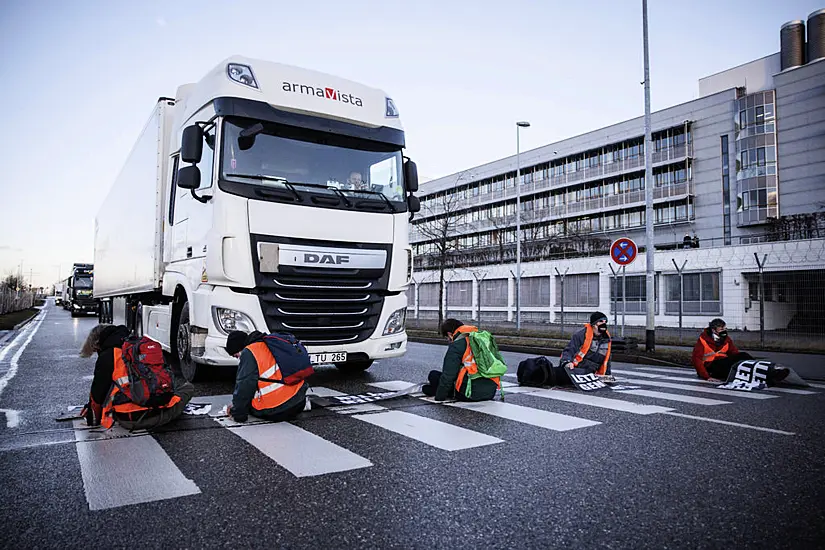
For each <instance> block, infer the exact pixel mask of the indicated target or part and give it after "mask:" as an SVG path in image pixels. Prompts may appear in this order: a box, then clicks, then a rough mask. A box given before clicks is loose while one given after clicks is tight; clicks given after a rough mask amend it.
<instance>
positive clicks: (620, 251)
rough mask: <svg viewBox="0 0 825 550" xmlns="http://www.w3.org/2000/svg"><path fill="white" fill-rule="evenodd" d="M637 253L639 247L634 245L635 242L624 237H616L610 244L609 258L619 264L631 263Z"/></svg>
mask: <svg viewBox="0 0 825 550" xmlns="http://www.w3.org/2000/svg"><path fill="white" fill-rule="evenodd" d="M638 254H639V249H638V248H637V247H636V243H634V242H633V241H632V240H630V239H627V238H625V237H622V238H621V239H616V240H615V241H613V244H611V245H610V258H611V259H612V260H613V261H614V262H616V263H617V264H619V265H628V264H631V263H633V260H635V259H636V256H637V255H638Z"/></svg>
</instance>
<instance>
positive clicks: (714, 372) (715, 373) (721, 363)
mask: <svg viewBox="0 0 825 550" xmlns="http://www.w3.org/2000/svg"><path fill="white" fill-rule="evenodd" d="M747 359H753V357H751V355H750V354H749V353H745V352H739V353H737V354H736V355H728V356H727V357H720V358H719V359H716V360H715V361H713V362H712V363H711V364H710V365H708V367H707V368H706V369H705V370H707V371H708V374H709V375H711V376H712V377H713V378H716V379H717V380H727V379H728V375H730V369H731V368H733V366H734V365H735V364H737V363H738V362H739V361H745V360H747Z"/></svg>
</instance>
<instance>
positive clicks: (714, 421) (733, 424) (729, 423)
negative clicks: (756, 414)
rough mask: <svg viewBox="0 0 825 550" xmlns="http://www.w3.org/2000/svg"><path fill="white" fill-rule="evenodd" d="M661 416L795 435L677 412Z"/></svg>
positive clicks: (789, 433) (788, 433)
mask: <svg viewBox="0 0 825 550" xmlns="http://www.w3.org/2000/svg"><path fill="white" fill-rule="evenodd" d="M663 414H669V415H671V416H678V417H681V418H693V419H694V420H701V421H703V422H713V423H714V424H724V425H726V426H736V427H738V428H748V429H750V430H758V431H760V432H770V433H774V434H780V435H796V434H795V433H794V432H786V431H783V430H775V429H773V428H763V427H762V426H751V425H750V424H741V423H739V422H729V421H727V420H717V419H715V418H705V417H703V416H694V415H692V414H682V413H677V412H666V413H663Z"/></svg>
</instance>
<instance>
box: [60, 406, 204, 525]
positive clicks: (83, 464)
mask: <svg viewBox="0 0 825 550" xmlns="http://www.w3.org/2000/svg"><path fill="white" fill-rule="evenodd" d="M84 424H85V423H84V422H83V421H82V420H75V421H74V425H75V427H77V428H80V427H82V426H83V425H84ZM112 430H122V428H119V427H115V428H112ZM123 432H125V430H123ZM98 437H99V436H97V434H94V433H91V432H89V431H88V430H82V429H77V430H75V439H76V441H77V443H76V444H75V447H76V448H77V458H78V460H79V461H80V473H81V476H82V478H83V489H84V491H85V492H86V502H87V503H88V504H89V510H106V509H108V508H117V507H119V506H128V505H131V504H142V503H144V502H153V501H156V500H166V499H170V498H177V497H183V496H188V495H197V494H199V493H200V492H201V490H200V489H199V488H198V486H197V485H196V484H195V482H194V481H192V480H191V479H188V478H187V477H186V476H184V475H183V472H181V471H180V469H178V467H177V466H176V465H175V463H174V462H172V459H171V458H170V457H169V455H167V454H166V451H164V450H163V447H161V446H160V444H159V443H158V442H157V441H156V440H155V438H154V437H152V436H151V435H143V436H137V437H123V438H121V439H104V440H97V441H96V440H95V439H97V438H98ZM148 479H151V480H152V482H151V483H146V480H148Z"/></svg>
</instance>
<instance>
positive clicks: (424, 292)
mask: <svg viewBox="0 0 825 550" xmlns="http://www.w3.org/2000/svg"><path fill="white" fill-rule="evenodd" d="M418 305H419V306H437V305H438V283H424V284H421V285H418Z"/></svg>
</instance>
